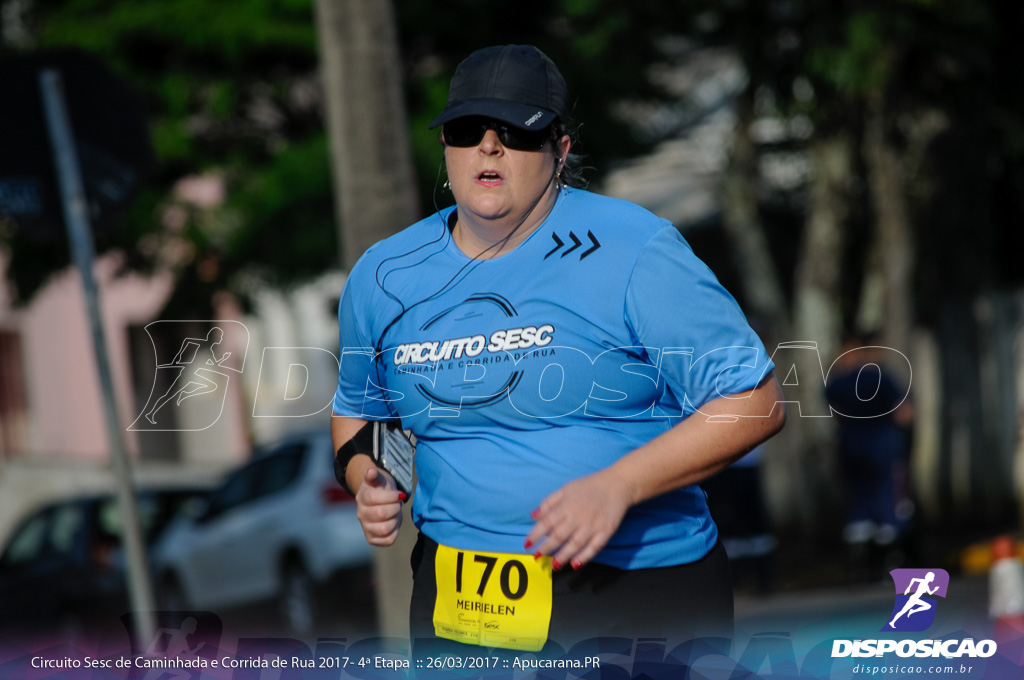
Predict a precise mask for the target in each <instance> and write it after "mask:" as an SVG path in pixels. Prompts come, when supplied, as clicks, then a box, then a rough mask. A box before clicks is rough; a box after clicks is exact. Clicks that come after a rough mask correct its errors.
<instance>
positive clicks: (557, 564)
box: [551, 560, 562, 571]
mask: <svg viewBox="0 0 1024 680" xmlns="http://www.w3.org/2000/svg"><path fill="white" fill-rule="evenodd" d="M551 568H552V569H554V570H555V571H558V570H559V569H561V568H562V563H561V562H559V561H558V560H551Z"/></svg>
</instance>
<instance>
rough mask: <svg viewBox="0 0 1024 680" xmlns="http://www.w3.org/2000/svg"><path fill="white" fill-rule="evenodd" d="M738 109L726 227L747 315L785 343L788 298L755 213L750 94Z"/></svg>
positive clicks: (726, 188) (726, 187)
mask: <svg viewBox="0 0 1024 680" xmlns="http://www.w3.org/2000/svg"><path fill="white" fill-rule="evenodd" d="M738 107H739V121H738V122H737V125H736V130H735V132H734V133H733V140H732V149H731V152H730V155H729V165H728V167H727V168H726V171H725V176H724V178H723V181H722V194H723V199H724V200H723V201H722V203H723V214H724V226H725V230H726V233H727V234H728V236H729V241H730V242H731V243H732V245H733V248H734V250H735V258H736V263H737V265H738V269H739V270H740V272H742V279H741V285H742V286H743V297H744V301H745V305H744V306H745V307H746V311H747V313H748V314H749V315H750V316H752V317H754V320H755V323H757V324H761V325H764V326H765V327H764V328H759V329H757V330H758V331H759V332H763V333H766V334H768V335H771V336H774V339H776V340H778V339H783V340H788V339H789V326H790V324H789V313H788V310H787V309H786V296H785V293H784V292H783V289H782V280H781V279H780V278H779V272H778V269H777V268H776V267H775V262H774V260H773V259H772V254H771V249H770V248H769V247H768V238H767V237H766V236H765V232H764V227H763V226H762V224H761V220H760V218H759V216H758V210H757V190H756V186H757V152H756V149H755V148H754V140H753V139H751V137H750V126H751V124H752V123H753V120H754V104H753V95H752V94H750V93H744V95H743V96H741V97H740V99H739V101H738ZM771 349H772V348H771V347H769V348H768V350H769V351H771Z"/></svg>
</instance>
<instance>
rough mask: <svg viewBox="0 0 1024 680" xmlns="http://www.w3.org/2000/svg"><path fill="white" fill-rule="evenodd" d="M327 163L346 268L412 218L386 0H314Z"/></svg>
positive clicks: (397, 67) (412, 187)
mask: <svg viewBox="0 0 1024 680" xmlns="http://www.w3.org/2000/svg"><path fill="white" fill-rule="evenodd" d="M316 11H317V27H318V34H319V38H320V55H321V68H322V73H323V82H324V91H325V94H326V99H327V111H326V115H327V123H328V125H327V128H328V132H329V134H330V140H331V167H332V168H333V171H334V193H335V202H336V210H337V215H338V224H339V230H340V236H341V239H340V241H341V243H340V247H341V262H342V266H343V267H344V268H345V269H351V267H352V265H353V264H355V261H356V260H357V259H358V258H359V256H360V255H362V254H363V252H364V251H365V250H366V249H367V248H369V247H370V246H371V245H373V244H374V243H376V242H377V241H379V240H380V239H382V238H384V237H386V236H389V235H391V234H393V233H395V232H397V231H399V230H401V229H404V228H405V227H407V226H409V225H410V224H412V223H413V222H414V221H415V220H416V218H417V213H418V210H417V201H416V183H415V181H414V174H413V166H412V158H411V152H410V143H409V131H408V126H407V122H406V116H405V103H404V101H403V97H402V73H401V62H400V59H399V54H398V39H397V35H396V30H395V21H394V12H393V10H392V6H391V2H389V1H388V0H317V3H316Z"/></svg>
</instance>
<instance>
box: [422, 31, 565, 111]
mask: <svg viewBox="0 0 1024 680" xmlns="http://www.w3.org/2000/svg"><path fill="white" fill-rule="evenodd" d="M463 116H487V117H489V118H495V119H497V120H500V121H502V122H503V123H508V124H509V125H514V126H515V127H518V128H522V129H523V130H543V129H544V128H545V127H547V126H548V125H550V124H551V122H552V121H553V120H555V118H559V119H561V120H562V121H563V122H565V121H566V120H568V116H569V89H568V88H567V87H566V85H565V79H564V78H562V74H561V73H559V71H558V67H557V66H555V63H554V62H553V61H551V60H550V59H548V57H547V55H545V54H544V53H543V52H541V51H540V50H538V49H537V48H536V47H533V46H532V45H500V46H496V47H485V48H483V49H481V50H477V51H476V52H474V53H473V54H471V55H469V56H468V57H466V58H465V59H464V60H463V62H462V63H461V64H459V66H458V68H457V69H455V75H454V76H452V82H451V87H450V89H449V90H448V103H447V104H446V105H445V107H444V111H442V112H441V115H440V116H438V117H437V118H435V119H434V122H432V123H431V124H430V127H431V128H436V127H437V126H438V125H441V124H443V123H447V122H448V121H450V120H454V119H456V118H462V117H463Z"/></svg>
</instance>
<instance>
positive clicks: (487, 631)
mask: <svg viewBox="0 0 1024 680" xmlns="http://www.w3.org/2000/svg"><path fill="white" fill-rule="evenodd" d="M434 569H435V572H436V578H437V600H436V601H435V602H434V634H435V635H437V636H438V637H443V638H447V639H449V640H456V641H458V642H465V643H469V644H473V645H481V646H484V647H501V648H503V649H519V650H523V651H528V652H536V651H538V650H540V649H541V648H542V647H543V646H544V643H545V642H546V641H547V639H548V626H549V625H550V624H551V558H550V557H542V558H540V559H536V558H534V557H532V556H530V555H518V554H513V553H489V552H478V551H476V550H458V549H456V548H449V547H448V546H445V545H438V546H437V557H436V558H435V562H434Z"/></svg>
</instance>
